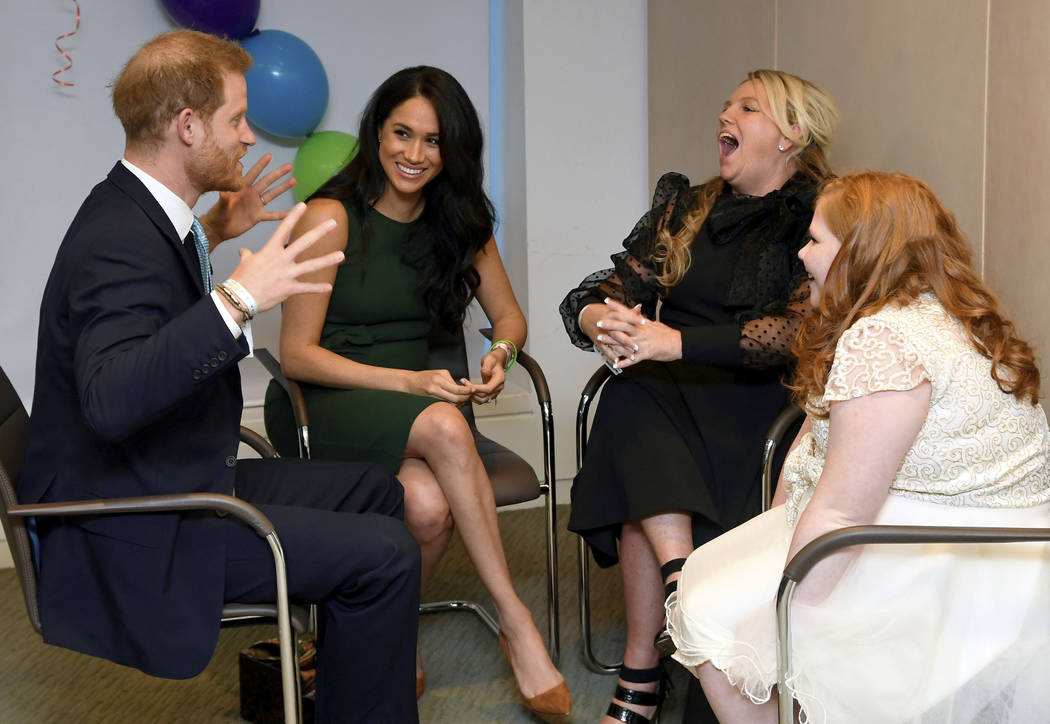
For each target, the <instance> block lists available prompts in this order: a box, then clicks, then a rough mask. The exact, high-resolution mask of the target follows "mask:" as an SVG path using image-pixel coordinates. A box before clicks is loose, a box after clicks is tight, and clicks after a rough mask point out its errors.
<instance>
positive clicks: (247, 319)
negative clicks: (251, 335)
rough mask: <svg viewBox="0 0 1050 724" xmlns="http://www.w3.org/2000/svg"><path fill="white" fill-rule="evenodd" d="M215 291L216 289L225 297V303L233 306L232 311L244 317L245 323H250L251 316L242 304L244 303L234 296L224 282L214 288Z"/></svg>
mask: <svg viewBox="0 0 1050 724" xmlns="http://www.w3.org/2000/svg"><path fill="white" fill-rule="evenodd" d="M215 289H217V290H218V291H219V293H221V294H222V296H224V297H226V301H228V302H229V303H230V304H231V305H233V307H234V309H236V310H237V311H238V312H240V313H241V314H242V315H243V316H244V321H245V322H250V321H251V320H252V316H253V315H252V313H251V311H250V310H249V309H248V307H247V306H246V305H245V304H244V302H242V301H241V300H240V298H238V297H237V295H236V294H234V293H233V291H231V290H230V288H229V287H227V286H226V282H223V283H222V284H220V285H219V286H217V287H215Z"/></svg>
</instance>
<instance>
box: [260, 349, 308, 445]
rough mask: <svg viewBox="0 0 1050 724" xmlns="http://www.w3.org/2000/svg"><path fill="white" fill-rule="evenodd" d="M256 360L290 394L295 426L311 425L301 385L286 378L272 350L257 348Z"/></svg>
mask: <svg viewBox="0 0 1050 724" xmlns="http://www.w3.org/2000/svg"><path fill="white" fill-rule="evenodd" d="M255 358H256V359H258V360H259V362H260V363H261V364H262V366H263V367H265V368H266V371H267V372H269V373H270V377H272V378H273V379H275V380H277V384H279V385H280V386H281V387H283V388H284V391H285V392H287V393H288V398H289V399H290V400H291V402H292V414H293V415H294V416H295V426H296V427H299V428H301V427H305V426H307V425H309V424H310V421H309V415H308V414H307V412H306V399H305V398H304V397H303V390H302V388H301V387H300V386H299V383H298V382H296V381H295V380H293V379H291V378H289V377H285V375H284V371H283V370H282V369H281V363H280V362H278V361H277V358H276V357H274V356H273V355H272V354H270V350H268V349H266V348H265V347H256V348H255Z"/></svg>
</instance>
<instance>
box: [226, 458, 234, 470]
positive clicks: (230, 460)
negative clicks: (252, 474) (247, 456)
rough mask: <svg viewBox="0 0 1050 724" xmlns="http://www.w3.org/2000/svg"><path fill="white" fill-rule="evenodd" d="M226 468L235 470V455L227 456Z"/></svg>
mask: <svg viewBox="0 0 1050 724" xmlns="http://www.w3.org/2000/svg"><path fill="white" fill-rule="evenodd" d="M226 467H228V468H235V467H237V458H236V457H234V456H233V455H227V456H226Z"/></svg>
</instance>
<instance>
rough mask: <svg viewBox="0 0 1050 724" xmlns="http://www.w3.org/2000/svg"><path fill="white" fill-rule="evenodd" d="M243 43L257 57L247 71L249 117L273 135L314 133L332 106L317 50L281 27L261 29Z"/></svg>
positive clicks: (292, 136)
mask: <svg viewBox="0 0 1050 724" xmlns="http://www.w3.org/2000/svg"><path fill="white" fill-rule="evenodd" d="M241 45H242V46H243V47H244V49H245V50H247V51H248V52H249V53H250V54H251V56H252V59H253V61H254V62H253V63H252V67H251V69H250V70H249V71H248V72H247V73H245V75H244V80H245V81H246V82H247V84H248V120H249V121H251V122H252V123H254V124H255V125H256V126H258V127H259V128H261V129H262V130H264V131H266V132H267V133H272V134H273V135H275V136H286V137H290V138H297V137H300V136H306V135H308V134H310V133H313V130H314V129H315V128H317V126H318V124H319V123H320V122H321V118H323V117H324V112H325V111H326V110H327V109H328V75H327V74H326V73H325V72H324V66H323V65H321V59H320V58H318V57H317V53H315V52H314V51H313V49H312V48H311V47H310V46H309V45H307V44H306V43H304V42H303V41H302V40H300V39H299V38H297V37H296V36H294V35H292V34H291V33H286V32H284V31H283V30H262V31H260V32H259V33H257V34H255V35H251V36H249V37H247V38H245V39H244V40H242V41H241Z"/></svg>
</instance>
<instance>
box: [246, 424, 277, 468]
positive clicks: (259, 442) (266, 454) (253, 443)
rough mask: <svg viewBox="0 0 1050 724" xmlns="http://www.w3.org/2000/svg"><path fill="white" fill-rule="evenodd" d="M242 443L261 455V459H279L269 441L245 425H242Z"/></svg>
mask: <svg viewBox="0 0 1050 724" xmlns="http://www.w3.org/2000/svg"><path fill="white" fill-rule="evenodd" d="M241 442H243V443H244V444H245V445H247V446H248V447H250V448H251V449H252V450H254V451H255V452H257V453H259V456H260V457H263V458H266V459H268V460H269V459H272V458H275V457H278V455H277V451H276V450H274V449H273V445H271V444H270V441H269V440H267V439H266V438H265V437H263V436H262V435H260V434H259V433H257V432H256V431H255V430H252V429H250V428H247V427H245V426H244V425H241Z"/></svg>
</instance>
